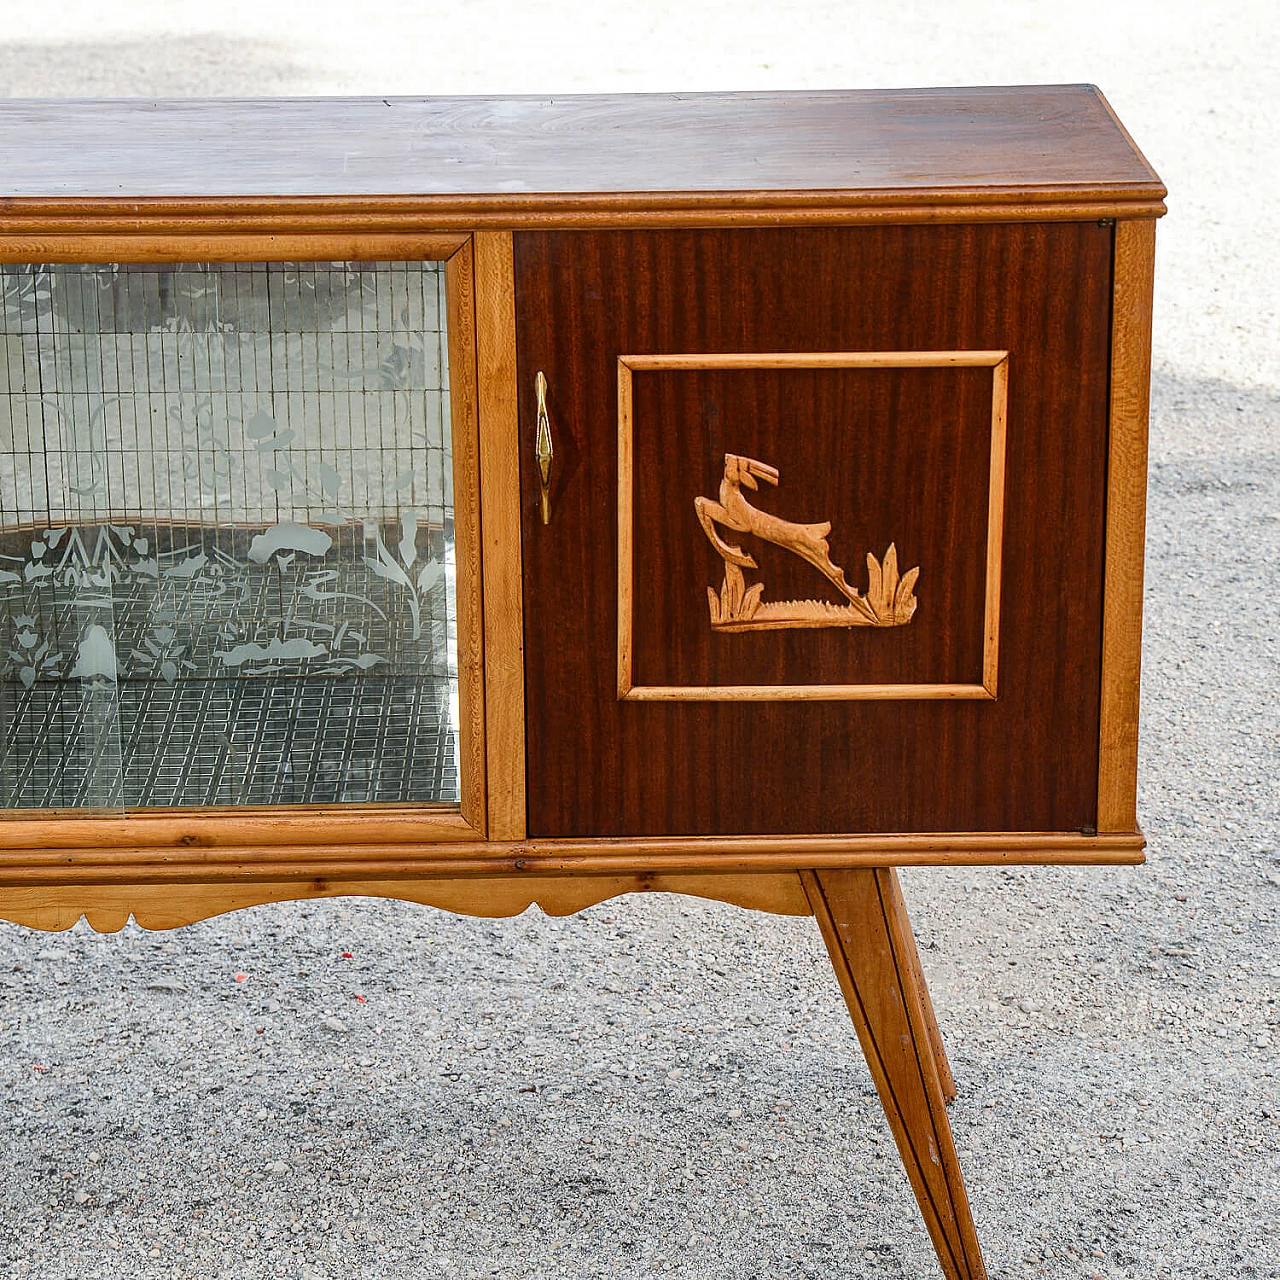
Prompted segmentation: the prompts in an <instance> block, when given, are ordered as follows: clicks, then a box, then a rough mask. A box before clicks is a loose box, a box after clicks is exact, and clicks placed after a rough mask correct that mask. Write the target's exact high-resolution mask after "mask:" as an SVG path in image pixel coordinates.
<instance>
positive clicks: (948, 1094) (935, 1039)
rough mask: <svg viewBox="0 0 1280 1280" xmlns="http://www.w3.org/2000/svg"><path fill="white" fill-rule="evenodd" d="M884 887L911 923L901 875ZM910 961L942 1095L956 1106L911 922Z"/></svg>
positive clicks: (953, 1081)
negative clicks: (899, 880)
mask: <svg viewBox="0 0 1280 1280" xmlns="http://www.w3.org/2000/svg"><path fill="white" fill-rule="evenodd" d="M884 883H885V886H886V889H887V892H888V894H889V896H890V898H891V900H892V909H893V910H894V911H895V912H897V913H898V915H899V917H900V918H901V919H902V920H903V921H908V915H907V904H906V900H905V899H904V898H903V896H902V886H901V884H900V883H899V882H898V873H897V872H896V871H895V870H893V869H892V868H890V870H889V873H888V875H887V876H886V877H885V882H884ZM904 942H905V944H906V951H907V959H908V960H909V961H910V964H911V971H912V974H913V976H914V978H915V983H916V990H917V991H919V993H920V1005H921V1008H922V1009H923V1011H924V1019H925V1027H926V1030H927V1031H928V1034H929V1044H930V1046H931V1047H932V1049H933V1061H934V1065H935V1066H936V1067H937V1069H938V1081H939V1083H940V1084H941V1085H942V1094H943V1097H945V1098H946V1100H947V1101H948V1102H954V1101H955V1100H956V1098H957V1096H958V1094H959V1091H958V1090H957V1088H956V1078H955V1075H954V1074H953V1072H952V1070H951V1063H950V1062H949V1061H948V1060H947V1048H946V1045H945V1044H944V1043H943V1040H942V1029H941V1028H940V1027H939V1026H938V1015H937V1013H936V1011H935V1010H934V1007H933V998H932V997H931V996H930V995H929V984H928V982H926V981H925V976H924V965H923V963H921V960H920V948H919V946H917V945H916V936H915V931H914V930H913V929H912V928H911V926H910V923H909V922H908V924H907V928H906V934H905V938H904Z"/></svg>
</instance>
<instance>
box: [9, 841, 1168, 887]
mask: <svg viewBox="0 0 1280 1280" xmlns="http://www.w3.org/2000/svg"><path fill="white" fill-rule="evenodd" d="M1144 843H1145V842H1144V840H1143V838H1142V836H1141V835H1140V834H1134V835H1129V834H1117V835H1108V836H1084V835H1068V834H1063V833H1054V832H1046V833H1039V834H1025V833H1017V834H1010V833H1007V832H990V833H987V832H984V833H961V834H950V835H945V834H944V835H892V834H890V835H862V836H838V835H828V836H672V837H663V836H647V837H642V838H633V839H628V840H621V839H594V840H532V841H514V842H490V843H488V844H484V845H479V844H476V843H474V842H473V843H457V844H451V845H429V846H423V845H420V844H417V843H414V842H411V841H406V842H404V843H399V844H375V845H348V846H342V845H295V846H289V847H281V846H274V847H273V846H267V847H263V846H250V847H242V848H234V847H231V848H216V849H214V848H206V849H199V848H196V849H155V848H151V849H139V848H116V849H103V848H101V847H88V848H78V849H72V848H67V849H57V850H52V849H51V850H42V849H22V850H14V851H12V852H8V853H4V854H0V885H9V886H19V885H29V886H33V885H40V884H43V885H56V884H113V883H116V884H118V883H126V884H131V883H156V884H159V883H181V882H183V881H188V882H198V881H204V880H219V881H220V880H228V879H237V878H239V879H244V880H259V881H269V880H283V879H308V878H311V877H314V876H316V875H322V876H324V877H325V878H326V879H342V880H368V879H386V878H388V877H393V878H397V877H415V876H416V877H431V878H436V879H439V878H451V877H459V876H502V875H515V874H518V873H529V874H546V875H570V874H580V875H621V874H628V875H631V874H646V873H652V874H674V873H686V872H687V873H691V874H692V873H699V874H700V873H704V872H705V873H710V874H729V873H735V874H736V873H739V872H759V871H787V870H800V869H803V868H805V867H816V868H823V869H825V868H840V867H845V868H848V867H886V866H997V865H1007V864H1062V865H1100V864H1134V863H1140V862H1142V861H1143V855H1142V849H1143V845H1144Z"/></svg>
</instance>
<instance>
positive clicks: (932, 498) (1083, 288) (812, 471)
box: [515, 223, 1112, 837]
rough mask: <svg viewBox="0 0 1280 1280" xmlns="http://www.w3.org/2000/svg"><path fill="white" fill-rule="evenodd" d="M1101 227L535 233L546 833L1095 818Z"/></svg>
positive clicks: (1102, 381) (528, 402)
mask: <svg viewBox="0 0 1280 1280" xmlns="http://www.w3.org/2000/svg"><path fill="white" fill-rule="evenodd" d="M1111 246H1112V229H1111V228H1110V227H1109V226H1104V225H1099V224H1097V223H1055V224H1017V225H985V226H975V227H962V226H897V227H857V228H830V229H797V230H792V229H768V230H715V231H710V230H700V231H696V230H690V231H652V232H650V231H616V232H545V233H544V232H521V233H518V234H517V235H516V237H515V271H516V310H517V349H518V379H519V387H520V416H521V472H522V474H521V482H522V495H523V497H522V511H523V530H522V534H523V558H524V575H525V576H524V602H525V620H526V625H525V670H526V708H527V723H528V729H527V734H528V737H527V759H528V805H529V814H528V821H529V825H528V830H529V834H530V836H532V837H557V836H558V837H573V836H588V835H598V836H608V835H645V834H709V835H714V834H749V833H760V834H772V833H778V834H785V833H800V832H876V831H883V832H922V831H943V830H950V831H962V830H969V831H1073V830H1082V829H1089V828H1091V827H1093V826H1094V824H1095V818H1096V791H1097V758H1098V755H1097V738H1098V718H1099V689H1100V684H1099V659H1100V636H1101V581H1102V573H1101V562H1102V548H1103V532H1104V499H1105V486H1106V447H1107V392H1108V387H1107V376H1108V374H1107V359H1108V349H1109V322H1110V296H1111V252H1112V248H1111ZM538 372H542V373H543V374H544V375H545V377H546V380H547V395H546V406H547V412H548V418H549V422H550V426H551V432H552V439H553V443H554V449H555V460H554V466H553V472H552V481H551V492H550V507H551V520H550V523H549V524H545V525H544V524H543V523H542V520H541V515H540V501H539V475H538V467H537V463H536V460H535V458H534V438H535V432H536V412H537V400H536V395H535V392H534V385H535V377H536V374H537V373H538ZM620 504H621V523H620V519H619V509H620ZM891 546H892V548H893V550H892V552H890V547H891ZM869 556H870V557H872V559H868V557H869ZM620 557H621V558H620ZM895 562H896V563H895ZM912 570H917V571H918V572H916V573H915V574H914V575H913V574H912V573H911V571H912ZM620 596H621V600H620ZM798 797H803V802H798V800H797V798H798Z"/></svg>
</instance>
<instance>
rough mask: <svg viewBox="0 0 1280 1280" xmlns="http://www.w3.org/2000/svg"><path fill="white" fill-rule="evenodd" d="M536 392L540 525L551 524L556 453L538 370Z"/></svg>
mask: <svg viewBox="0 0 1280 1280" xmlns="http://www.w3.org/2000/svg"><path fill="white" fill-rule="evenodd" d="M534 386H535V387H536V388H537V392H538V432H537V437H536V439H535V440H534V450H533V456H534V457H535V458H537V460H538V475H539V477H540V478H541V481H542V523H543V524H550V523H551V464H552V463H553V462H554V461H555V456H556V451H555V449H554V447H553V446H552V444H551V423H550V422H549V421H548V420H547V376H546V374H544V373H543V372H542V370H541V369H539V370H538V376H537V378H536V379H535V380H534Z"/></svg>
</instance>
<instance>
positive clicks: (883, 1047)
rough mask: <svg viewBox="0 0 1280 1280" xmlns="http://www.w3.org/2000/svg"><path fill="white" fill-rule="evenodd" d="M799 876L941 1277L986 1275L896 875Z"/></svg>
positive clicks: (979, 1279)
mask: <svg viewBox="0 0 1280 1280" xmlns="http://www.w3.org/2000/svg"><path fill="white" fill-rule="evenodd" d="M801 875H802V879H803V881H804V886H805V892H806V893H807V894H808V895H809V901H810V904H811V905H812V906H813V912H814V915H815V916H817V919H818V924H819V927H820V928H821V929H822V937H823V940H824V941H825V942H826V944H827V950H828V951H829V952H830V954H831V961H832V964H833V965H834V967H835V971H836V977H837V978H838V979H839V982H840V989H841V990H842V991H843V992H844V998H845V1001H846V1003H847V1004H848V1006H849V1012H850V1014H852V1016H853V1022H854V1026H855V1027H856V1028H857V1031H858V1039H859V1040H860V1041H861V1043H862V1051H863V1053H864V1054H865V1055H866V1059H867V1065H868V1066H869V1067H870V1069H871V1075H872V1078H873V1079H874V1080H875V1083H876V1088H877V1089H878V1090H879V1091H880V1101H881V1103H882V1104H883V1106H884V1111H885V1115H886V1117H887V1118H888V1121H889V1127H890V1129H892V1131H893V1136H894V1139H895V1140H896V1142H897V1144H898V1151H899V1153H900V1155H901V1156H902V1163H903V1164H904V1165H905V1167H906V1170H907V1176H908V1177H909V1178H910V1179H911V1187H912V1190H913V1191H914V1192H915V1196H916V1201H917V1202H918V1204H919V1205H920V1212H921V1214H922V1215H923V1216H924V1221H925V1226H926V1227H927V1228H928V1230H929V1235H930V1238H931V1239H932V1240H933V1246H934V1249H935V1250H936V1251H937V1254H938V1261H939V1263H940V1264H941V1265H942V1270H943V1274H944V1275H945V1276H946V1277H947V1280H986V1275H987V1272H986V1268H985V1267H984V1266H983V1263H982V1253H981V1251H980V1250H979V1248H978V1237H977V1234H976V1233H975V1231H974V1227H973V1218H972V1216H971V1214H970V1212H969V1198H968V1196H967V1195H966V1193H965V1189H964V1179H963V1178H962V1177H961V1174H960V1164H959V1161H958V1160H957V1159H956V1150H955V1144H954V1143H953V1142H952V1139H951V1125H950V1123H949V1122H948V1120H947V1112H946V1102H945V1098H944V1093H943V1085H942V1080H941V1077H940V1075H939V1068H938V1063H937V1060H936V1057H935V1050H934V1046H933V1044H932V1042H931V1039H930V1030H929V1017H928V1016H927V1014H926V1012H925V1001H924V998H923V997H922V988H923V978H922V977H918V976H917V975H918V972H919V971H918V968H917V964H918V958H917V957H916V955H915V944H914V941H913V940H912V938H911V926H910V923H909V922H908V920H907V916H906V909H905V907H904V905H903V901H902V896H901V893H900V891H899V889H898V884H897V877H896V876H895V874H894V872H893V870H892V868H880V869H866V870H855V871H806V872H802V873H801ZM949 1074H950V1073H949V1072H948V1075H949Z"/></svg>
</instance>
